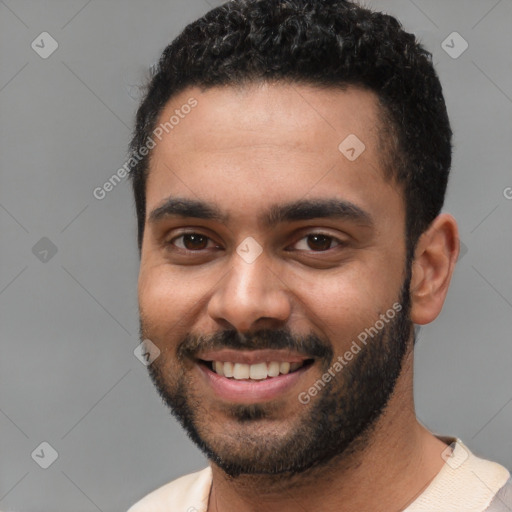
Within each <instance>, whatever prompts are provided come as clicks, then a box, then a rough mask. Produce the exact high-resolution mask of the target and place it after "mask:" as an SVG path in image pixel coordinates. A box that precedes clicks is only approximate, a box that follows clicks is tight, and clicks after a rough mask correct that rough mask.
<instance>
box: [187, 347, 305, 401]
mask: <svg viewBox="0 0 512 512" xmlns="http://www.w3.org/2000/svg"><path fill="white" fill-rule="evenodd" d="M197 363H198V364H197V366H198V368H199V369H200V371H201V374H202V376H203V382H204V383H205V384H206V385H207V386H208V387H209V388H210V389H211V390H212V391H213V393H214V394H215V395H216V396H217V397H218V398H220V399H222V400H223V401H228V402H237V403H246V404H248V403H257V402H263V401H268V400H272V399H275V398H279V397H280V396H282V395H284V393H286V392H287V391H289V390H290V389H291V388H292V387H294V386H295V385H296V384H297V383H298V381H299V380H300V379H301V378H302V376H304V374H305V373H306V372H307V371H308V369H309V368H310V367H312V366H313V364H314V359H312V358H307V357H305V356H303V355H299V354H292V353H290V352H287V351H278V350H261V351H238V350H222V351H217V352H211V353H207V354H200V358H198V359H197ZM301 387H304V386H301Z"/></svg>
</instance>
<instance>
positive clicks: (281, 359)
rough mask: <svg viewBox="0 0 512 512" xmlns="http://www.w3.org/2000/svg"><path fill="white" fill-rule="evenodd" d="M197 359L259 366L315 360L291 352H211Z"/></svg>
mask: <svg viewBox="0 0 512 512" xmlns="http://www.w3.org/2000/svg"><path fill="white" fill-rule="evenodd" d="M197 359H200V360H202V361H222V362H228V361H229V362H231V363H242V364H257V363H264V362H271V361H276V362H278V363H285V362H288V363H301V362H303V361H306V360H308V359H313V358H312V357H308V356H306V355H303V354H300V353H298V352H293V351H291V350H273V349H265V350H233V349H222V350H210V351H206V352H200V353H199V354H197Z"/></svg>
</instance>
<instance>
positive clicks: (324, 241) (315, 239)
mask: <svg viewBox="0 0 512 512" xmlns="http://www.w3.org/2000/svg"><path fill="white" fill-rule="evenodd" d="M307 238H308V241H309V243H308V246H309V247H310V248H311V249H312V250H314V251H326V250H327V249H330V247H331V243H332V238H331V237H329V236H325V235H309V236H308V237H307Z"/></svg>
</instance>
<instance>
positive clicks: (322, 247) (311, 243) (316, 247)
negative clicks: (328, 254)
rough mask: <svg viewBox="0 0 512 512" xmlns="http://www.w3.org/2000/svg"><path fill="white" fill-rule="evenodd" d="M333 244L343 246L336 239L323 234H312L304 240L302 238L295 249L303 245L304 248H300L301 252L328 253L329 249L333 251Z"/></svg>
mask: <svg viewBox="0 0 512 512" xmlns="http://www.w3.org/2000/svg"><path fill="white" fill-rule="evenodd" d="M332 242H335V243H336V245H335V247H336V246H338V245H341V243H340V241H339V240H337V239H336V238H334V237H332V236H329V235H324V234H322V233H311V234H309V235H307V236H305V237H303V238H301V239H300V240H299V241H298V242H297V243H296V244H295V247H297V246H299V245H302V247H299V250H303V251H308V250H310V251H311V250H312V251H318V252H322V251H327V250H329V249H332V247H331V244H332Z"/></svg>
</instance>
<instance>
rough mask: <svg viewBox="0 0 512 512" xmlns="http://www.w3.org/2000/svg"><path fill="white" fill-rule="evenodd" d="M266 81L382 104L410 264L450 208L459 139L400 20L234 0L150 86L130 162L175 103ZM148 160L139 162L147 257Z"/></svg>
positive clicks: (307, 2) (287, 2)
mask: <svg viewBox="0 0 512 512" xmlns="http://www.w3.org/2000/svg"><path fill="white" fill-rule="evenodd" d="M261 81H269V82H270V81H272V82H273V81H283V82H288V83H297V84H307V85H313V86H318V87H322V88H324V87H333V88H346V87H348V86H355V87H360V88H363V89H366V90H370V91H372V92H373V93H374V94H375V95H376V97H377V98H378V103H379V106H380V127H379V129H380V139H381V141H382V149H383V157H384V158H383V160H384V165H383V167H384V169H383V170H384V174H385V178H386V179H391V178H393V179H394V180H395V181H396V183H398V184H399V185H400V186H401V187H402V190H403V194H404V201H405V209H406V227H405V229H406V233H405V235H406V239H407V247H408V250H409V254H410V252H411V250H413V249H414V247H415V245H416V242H417V240H418V238H419V236H420V235H421V234H422V233H423V232H424V231H425V230H426V229H427V228H428V226H429V225H430V223H431V222H432V221H433V220H434V218H435V217H436V216H437V215H438V214H439V212H440V211H441V208H442V206H443V203H444V197H445V193H446V187H447V182H448V175H449V171H450V165H451V153H452V143H451V138H452V131H451V128H450V123H449V119H448V115H447V112H446V106H445V102H444V98H443V94H442V87H441V84H440V82H439V78H438V76H437V73H436V71H435V70H434V67H433V65H432V56H431V54H430V53H429V52H428V51H426V50H425V49H424V48H423V46H422V45H421V44H420V43H419V42H418V41H417V40H416V38H415V36H414V35H413V34H409V33H407V32H405V31H404V30H403V29H402V26H401V24H400V22H399V21H397V20H396V19H395V18H393V17H392V16H389V15H386V14H383V13H380V12H374V11H372V10H370V9H368V8H363V7H361V6H359V5H357V4H355V3H353V2H350V1H346V0H232V1H229V2H227V3H225V4H223V5H221V6H220V7H217V8H215V9H212V10H211V11H209V12H208V13H207V14H205V15H204V16H203V17H202V18H200V19H198V20H196V21H195V22H193V23H191V24H190V25H188V26H187V27H186V28H185V29H184V30H183V32H182V33H181V34H180V35H179V36H178V37H177V38H176V39H175V40H174V41H173V42H172V43H171V44H169V46H167V48H165V50H164V51H163V53H162V55H161V58H160V60H159V63H158V66H157V68H156V71H155V73H154V75H153V77H152V79H151V81H150V83H149V84H148V88H147V93H146V95H145V97H144V99H143V101H142V103H141V105H140V107H139V109H138V111H137V116H136V125H135V130H134V134H133V138H132V141H131V143H130V151H131V154H132V155H140V149H141V148H142V147H143V146H144V145H145V144H146V142H147V140H148V137H150V136H151V134H152V132H153V130H154V129H155V126H156V124H157V122H158V118H159V116H160V114H161V112H162V110H163V109H164V107H165V105H166V104H167V102H168V101H169V99H170V98H171V97H173V96H175V95H177V94H178V93H180V92H182V91H183V90H184V89H186V88H187V87H192V86H199V87H202V88H209V87H215V86H225V85H228V86H229V85H231V86H240V85H244V84H248V83H251V82H261ZM146 153H147V152H146ZM149 157H150V153H149V154H147V155H145V156H144V157H140V156H138V158H137V159H133V158H132V159H131V160H132V161H133V162H135V164H134V165H132V166H131V170H130V177H131V178H132V186H133V192H134V196H135V207H136V211H137V219H138V243H139V249H141V247H142V239H143V235H144V223H145V215H146V199H145V184H146V179H147V174H148V166H149Z"/></svg>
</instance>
